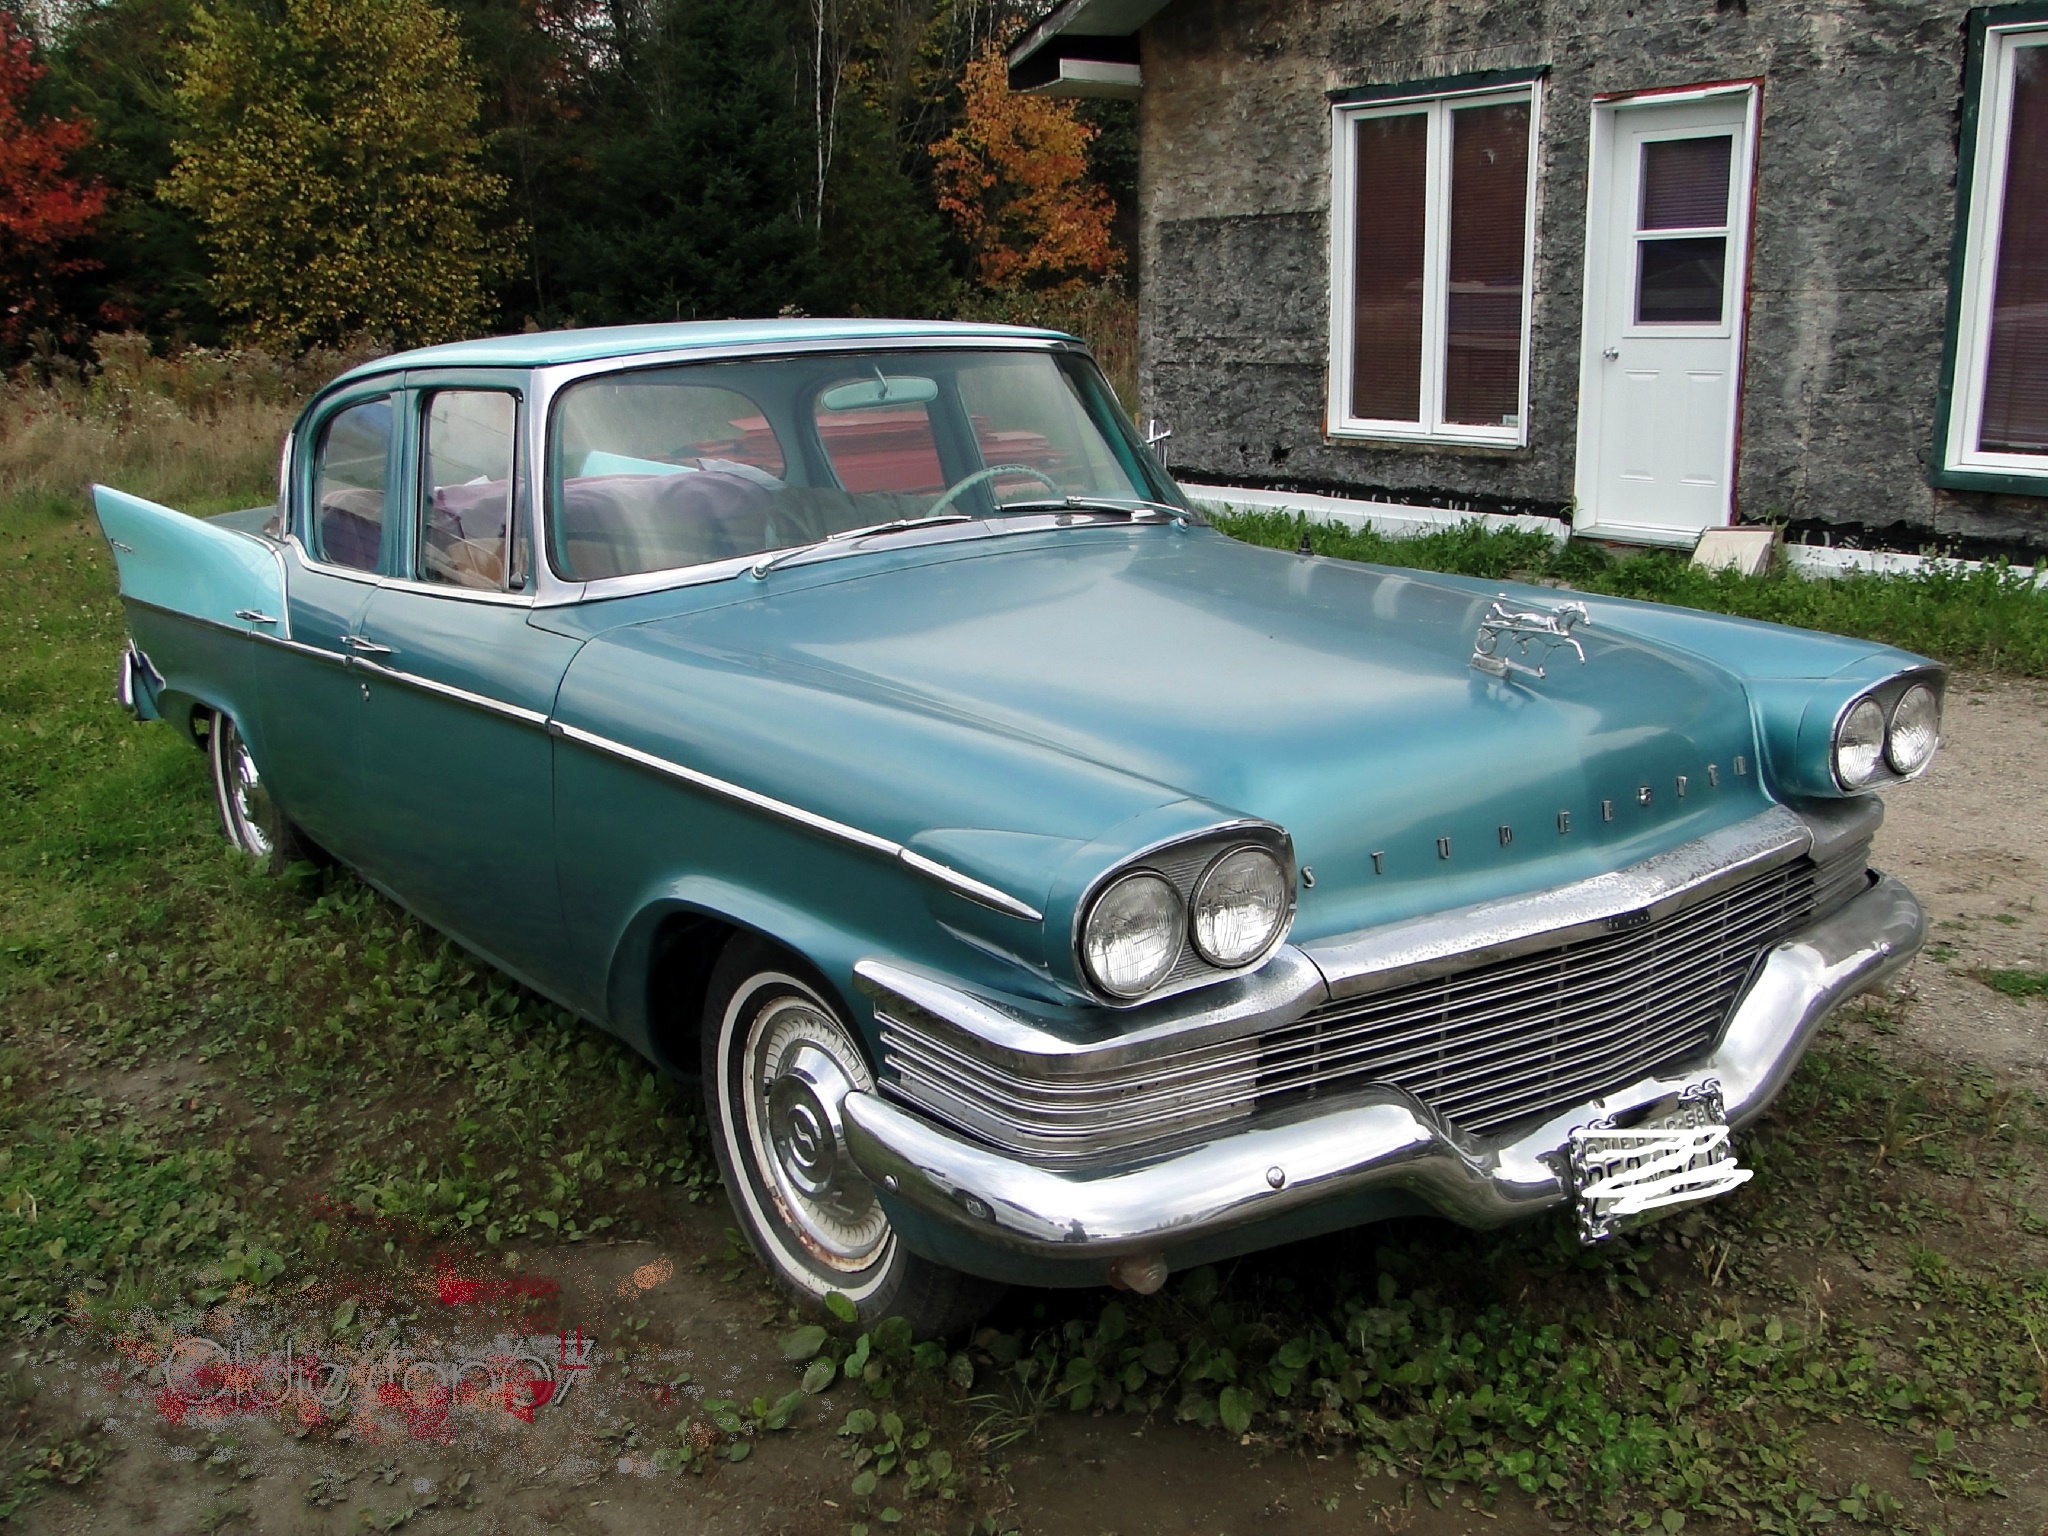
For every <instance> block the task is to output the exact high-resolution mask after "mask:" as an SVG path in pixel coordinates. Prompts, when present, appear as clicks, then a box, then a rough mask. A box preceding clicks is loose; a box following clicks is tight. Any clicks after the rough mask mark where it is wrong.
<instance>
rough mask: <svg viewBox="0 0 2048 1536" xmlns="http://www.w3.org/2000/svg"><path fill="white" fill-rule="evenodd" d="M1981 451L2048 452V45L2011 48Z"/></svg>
mask: <svg viewBox="0 0 2048 1536" xmlns="http://www.w3.org/2000/svg"><path fill="white" fill-rule="evenodd" d="M1977 446H1978V447H1979V448H1988V449H1991V450H1993V451H1994V452H1999V453H2048V48H2042V47H2033V48H2018V49H2015V50H2014V51H2013V95H2012V140H2011V145H2010V157H2009V158H2008V160H2007V161H2006V172H2005V208H2004V212H2003V217H2002V223H2001V226H2000V229H1999V236H1998V273H1997V277H1996V280H1995V285H1994V287H1993V288H1992V300H1991V347H1990V353H1989V356H1987V357H1986V359H1985V364H1984V416H1983V422H1982V425H1981V426H1980V428H1979V430H1978V434H1977Z"/></svg>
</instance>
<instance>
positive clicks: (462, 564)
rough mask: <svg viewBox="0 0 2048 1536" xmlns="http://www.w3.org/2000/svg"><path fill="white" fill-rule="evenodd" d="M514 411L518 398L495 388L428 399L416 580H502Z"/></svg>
mask: <svg viewBox="0 0 2048 1536" xmlns="http://www.w3.org/2000/svg"><path fill="white" fill-rule="evenodd" d="M518 417H519V402H518V401H517V400H516V399H515V398H514V397H513V396H511V395H508V394H502V393H499V392H497V391H482V390H456V389H449V390H442V391H440V392H439V393H438V394H435V395H434V396H432V397H431V398H430V399H429V401H428V404H427V413H426V458H425V465H426V474H425V477H424V489H423V497H422V499H423V501H424V503H425V507H424V516H423V518H422V521H421V526H420V557H419V574H420V578H421V579H422V580H424V581H445V582H448V583H450V584H451V585H453V586H458V587H487V588H499V587H503V586H504V585H505V551H506V548H507V546H508V543H509V534H510V532H511V526H512V462H513V460H512V440H513V426H514V424H515V422H516V421H517V420H518Z"/></svg>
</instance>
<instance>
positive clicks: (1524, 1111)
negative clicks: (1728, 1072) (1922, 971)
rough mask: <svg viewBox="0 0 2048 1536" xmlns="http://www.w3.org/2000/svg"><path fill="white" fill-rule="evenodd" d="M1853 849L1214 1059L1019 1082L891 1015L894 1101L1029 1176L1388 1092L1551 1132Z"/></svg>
mask: <svg viewBox="0 0 2048 1536" xmlns="http://www.w3.org/2000/svg"><path fill="white" fill-rule="evenodd" d="M1865 851H1866V850H1865V849H1864V848H1862V847H1858V848H1854V849H1849V850H1844V854H1843V856H1842V857H1840V858H1838V859H1831V860H1830V861H1829V863H1828V865H1827V866H1825V867H1823V868H1819V869H1816V867H1815V866H1814V865H1813V863H1812V862H1811V861H1809V860H1806V859H1800V860H1797V861H1795V862H1793V863H1791V864H1788V865H1784V866H1781V867H1779V868H1777V869H1774V870H1770V871H1767V872H1766V873H1764V874H1761V875H1757V876H1755V877H1753V878H1751V879H1749V880H1747V881H1745V882H1743V883H1742V884H1740V885H1738V886H1735V887H1734V888H1732V889H1730V890H1727V891H1723V892H1721V893H1719V894H1718V895H1715V896H1712V897H1709V898H1708V899H1706V900H1704V901H1701V902H1698V903H1695V904H1694V905H1693V906H1691V907H1688V908H1685V909H1684V910H1682V911H1679V912H1676V913H1671V914H1668V915H1666V916H1664V917H1662V918H1659V919H1657V920H1655V921H1652V922H1646V923H1644V924H1642V926H1640V927H1637V928H1633V929H1627V930H1624V931H1618V932H1613V933H1605V934H1601V935H1599V936H1597V937H1594V938H1585V939H1578V940H1575V941H1572V942H1569V943H1565V944H1560V945H1557V946H1555V947H1553V948H1551V949H1548V950H1543V951H1539V952H1537V953H1534V954H1528V955H1520V956H1516V957H1514V958H1511V959H1508V960H1501V961H1494V962H1491V963H1482V964H1478V965H1474V966H1470V967H1467V968H1465V969H1462V970H1458V971H1454V972H1452V973H1450V974H1448V975H1444V976H1438V977H1432V978H1429V979H1427V980H1423V981H1418V982H1411V983H1408V984H1406V985H1401V986H1396V987H1392V988H1390V989H1387V990H1385V991H1380V992H1375V993H1370V994H1367V995H1365V996H1362V997H1357V998H1347V999H1345V1000H1343V1001H1341V1002H1335V1003H1329V1004H1325V1005H1324V1006H1323V1007H1322V1008H1319V1009H1317V1010H1315V1011H1314V1012H1311V1013H1309V1014H1307V1015H1306V1016H1304V1017H1302V1018H1300V1019H1296V1020H1294V1021H1292V1022H1290V1023H1288V1024H1284V1025H1279V1026H1275V1027H1274V1028H1272V1029H1269V1030H1266V1031H1264V1032H1262V1033H1256V1034H1248V1035H1244V1036H1240V1037H1237V1038H1233V1039H1229V1040H1224V1041H1220V1042H1216V1043H1212V1044H1208V1045H1203V1046H1197V1047H1193V1048H1185V1049H1180V1050H1174V1049H1173V1048H1172V1047H1171V1046H1170V1045H1169V1046H1167V1047H1165V1048H1163V1049H1162V1050H1161V1052H1160V1053H1159V1054H1157V1055H1155V1056H1152V1057H1149V1058H1146V1059H1143V1060H1139V1061H1130V1060H1128V1059H1120V1060H1118V1061H1116V1062H1115V1064H1113V1065H1107V1066H1105V1067H1103V1068H1102V1069H1101V1070H1099V1071H1093V1072H1090V1071H1088V1070H1086V1068H1085V1067H1083V1068H1082V1069H1081V1070H1079V1071H1076V1070H1074V1068H1073V1067H1072V1066H1071V1065H1069V1066H1068V1067H1067V1068H1065V1069H1063V1070H1062V1071H1061V1072H1060V1073H1058V1074H1057V1075H1055V1074H1053V1073H1047V1074H1046V1075H1043V1076H1035V1077H1030V1078H1026V1077H1022V1076H1019V1075H1017V1074H1015V1073H1013V1072H1011V1071H1008V1070H1006V1069H1004V1068H1002V1067H999V1066H996V1065H993V1064H990V1063H987V1062H983V1061H978V1060H975V1059H973V1058H972V1057H971V1056H970V1055H969V1054H968V1053H967V1051H965V1050H963V1049H960V1048H956V1047H954V1046H951V1045H949V1044H948V1043H946V1042H945V1041H943V1040H940V1039H937V1038H934V1037H933V1036H931V1035H929V1034H927V1033H925V1032H924V1031H922V1030H919V1029H914V1028H911V1027H908V1026H906V1025H905V1024H903V1023H901V1022H900V1021H899V1020H897V1019H896V1018H894V1017H890V1016H887V1015H885V1016H884V1017H883V1019H882V1024H883V1035H882V1050H883V1063H884V1067H885V1069H886V1072H885V1076H886V1077H887V1078H888V1080H889V1085H890V1087H891V1089H892V1091H894V1092H896V1093H898V1094H900V1095H901V1096H903V1097H905V1098H907V1099H909V1100H910V1101H911V1102H913V1103H916V1104H919V1105H921V1106H923V1107H924V1108H925V1109H927V1110H928V1111H930V1112H931V1113H933V1114H935V1115H937V1116H939V1117H940V1118H943V1119H946V1120H948V1121H950V1122H952V1123H954V1124H956V1125H958V1126H960V1127H961V1128H963V1129H965V1130H967V1131H969V1132H971V1133H973V1134H975V1135H978V1136H980V1137H982V1138H984V1139H986V1140H988V1141H991V1142H993V1143H995V1144H996V1145H998V1146H1002V1147H1006V1148H1009V1149H1011V1150H1014V1151H1017V1152H1020V1153H1024V1154H1027V1155H1030V1156H1032V1157H1034V1158H1035V1159H1036V1160H1039V1161H1042V1162H1052V1163H1066V1162H1074V1161H1084V1160H1088V1159H1094V1158H1101V1157H1105V1156H1113V1155H1114V1156H1124V1155H1128V1154H1129V1153H1130V1152H1131V1151H1132V1150H1133V1149H1134V1148H1147V1147H1151V1146H1155V1145H1158V1144H1161V1143H1163V1142H1166V1141H1170V1140H1171V1139H1173V1138H1174V1137H1176V1136H1180V1135H1184V1134H1188V1135H1191V1134H1194V1133H1195V1132H1198V1131H1202V1130H1213V1129H1214V1128H1215V1127H1216V1126H1217V1125H1218V1124H1219V1123H1224V1122H1227V1121H1230V1120H1233V1119H1239V1118H1243V1117H1245V1116H1247V1115H1250V1114H1252V1113H1253V1112H1254V1111H1256V1110H1260V1109H1265V1108H1270V1107H1278V1106H1279V1105H1281V1104H1286V1103H1293V1102H1298V1101H1301V1100H1304V1099H1312V1098H1314V1097H1317V1096H1320V1095H1323V1094H1328V1093H1335V1092H1343V1091H1346V1090H1349V1089H1352V1088H1356V1087H1360V1086H1363V1085H1365V1084H1367V1083H1392V1084H1394V1085H1396V1086H1399V1087H1401V1088H1404V1089H1406V1090H1407V1091H1409V1092H1411V1093H1413V1094H1414V1095H1415V1096H1416V1097H1417V1098H1418V1099H1420V1100H1421V1101H1422V1102H1423V1103H1424V1104H1425V1105H1427V1106H1429V1108H1430V1109H1432V1110H1433V1111H1434V1112H1435V1113H1436V1114H1438V1115H1439V1116H1441V1117H1442V1118H1443V1119H1444V1120H1446V1121H1448V1122H1449V1123H1451V1124H1452V1125H1454V1126H1456V1127H1458V1128H1460V1129H1462V1130H1464V1131H1467V1132H1470V1133H1486V1132H1493V1131H1498V1130H1500V1129H1502V1128H1504V1127H1506V1126H1510V1125H1514V1124H1517V1123H1521V1122H1526V1121H1530V1120H1533V1119H1537V1118H1540V1117H1542V1116H1543V1115H1546V1114H1555V1113H1557V1112H1559V1111H1561V1110H1564V1109H1567V1108H1569V1107H1570V1106H1571V1105H1573V1104H1577V1103H1582V1102H1584V1101H1586V1100H1587V1099H1591V1098H1595V1097H1598V1096H1600V1095H1602V1094H1604V1093H1607V1092H1610V1091H1612V1090H1614V1089H1616V1088H1621V1087H1624V1086H1626V1085H1627V1084H1628V1083H1630V1082H1634V1081H1636V1080H1638V1079H1640V1078H1641V1077H1643V1076H1645V1075H1647V1074H1649V1073H1651V1072H1653V1071H1656V1070H1657V1069H1659V1068H1661V1067H1665V1066H1669V1065H1672V1064H1675V1063H1677V1062H1679V1061H1682V1060H1683V1059H1685V1058H1686V1057H1688V1056H1691V1055H1695V1054H1697V1053H1698V1052H1699V1051H1701V1050H1703V1049H1704V1048H1705V1047H1706V1046H1707V1045H1709V1044H1710V1043H1711V1042H1712V1041H1713V1039H1714V1037H1715V1036H1716V1034H1718V1032H1719V1030H1720V1028H1721V1025H1722V1022H1723V1021H1724V1020H1725V1019H1726V1018H1727V1016H1728V1013H1729V1010H1730V1009H1731V1008H1732V1007H1733V1006H1734V1003H1735V1000H1736V998H1737V997H1738V996H1739V995H1740V993H1741V991H1742V989H1743V987H1744V986H1745V984H1746V983H1747V981H1748V978H1749V976H1750V975H1751V973H1752V971H1753V970H1754V968H1755V966H1756V964H1757V962H1758V960H1759V958H1760V957H1761V956H1762V955H1763V953H1764V952H1765V951H1766V950H1767V949H1769V948H1770V946H1771V945H1773V944H1774V943H1776V942H1777V941H1778V940H1779V939H1780V938H1782V937H1783V936H1784V935H1785V934H1786V933H1788V932H1790V931H1792V930H1794V929H1796V928H1799V927H1801V926H1803V925H1804V924H1805V923H1807V922H1809V921H1811V920H1812V918H1813V917H1814V915H1815V913H1816V912H1817V911H1826V910H1829V909H1831V908H1832V907H1833V906H1835V905H1837V904H1838V903H1839V902H1840V901H1842V900H1845V899H1846V898H1847V896H1848V894H1849V893H1850V892H1851V891H1852V890H1853V889H1854V888H1855V886H1856V884H1857V882H1858V881H1859V880H1860V879H1861V878H1862V875H1863V870H1864V867H1865V865H1864V853H1865Z"/></svg>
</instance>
